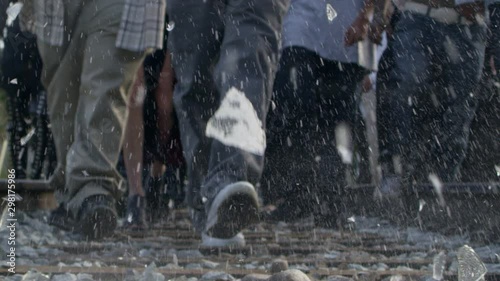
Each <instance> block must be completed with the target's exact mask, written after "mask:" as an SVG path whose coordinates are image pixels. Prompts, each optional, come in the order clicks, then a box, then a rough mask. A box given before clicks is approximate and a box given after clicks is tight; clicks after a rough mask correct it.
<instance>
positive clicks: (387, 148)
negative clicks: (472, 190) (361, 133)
mask: <svg viewBox="0 0 500 281" xmlns="http://www.w3.org/2000/svg"><path fill="white" fill-rule="evenodd" d="M485 40H486V27H485V26H481V25H479V24H474V25H469V26H466V25H458V24H443V23H439V22H436V21H434V20H432V19H431V18H429V17H426V16H423V15H416V14H412V13H409V12H404V13H402V14H401V18H400V19H399V21H398V22H397V24H396V26H395V30H394V39H393V40H392V41H391V42H390V46H389V49H390V51H391V52H392V61H391V63H390V65H391V67H390V69H388V70H386V71H387V73H386V75H387V76H385V77H381V83H380V84H378V89H377V95H378V102H379V105H378V106H379V108H378V127H379V139H380V147H381V162H388V161H389V159H392V156H395V155H400V156H402V159H403V171H404V173H405V174H407V175H410V176H412V177H417V179H421V178H424V179H426V178H427V176H428V174H429V173H435V174H437V175H438V176H439V177H440V178H441V180H443V181H453V180H454V177H455V176H456V174H457V172H458V169H459V167H460V164H461V163H462V161H463V159H464V157H465V153H466V150H467V143H468V135H469V127H470V124H471V121H472V120H473V118H474V114H475V109H476V103H477V98H478V97H477V94H476V88H477V85H478V83H479V80H480V77H481V71H482V68H483V60H484V52H485ZM382 65H383V62H382ZM417 169H418V170H417Z"/></svg>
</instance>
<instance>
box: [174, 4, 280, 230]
mask: <svg viewBox="0 0 500 281" xmlns="http://www.w3.org/2000/svg"><path fill="white" fill-rule="evenodd" d="M288 3H289V0H272V1H271V0H250V1H235V0H228V1H221V0H207V1H199V0H172V1H170V2H169V5H168V14H169V16H170V17H171V20H172V21H173V22H174V23H175V27H174V29H173V30H172V31H171V33H170V38H169V44H170V50H171V51H172V56H173V67H174V70H175V73H176V75H177V79H178V82H177V85H176V88H175V92H174V103H175V108H176V112H177V116H178V118H179V126H180V131H181V140H182V146H183V149H184V156H185V159H186V163H187V170H188V172H187V173H188V179H189V183H188V190H187V201H188V204H189V206H190V207H191V208H192V209H193V210H194V221H193V223H194V225H195V227H196V228H197V229H198V230H201V229H202V228H203V227H204V224H205V219H206V212H207V211H208V208H209V207H210V204H211V200H213V199H214V197H215V196H216V194H217V193H218V192H219V191H220V190H221V189H222V188H223V187H225V186H226V185H227V184H230V183H233V182H236V181H250V182H251V183H253V184H256V183H257V182H258V180H259V179H260V176H261V173H262V169H263V165H264V154H263V151H262V150H259V151H255V150H250V149H248V147H250V145H256V146H259V144H257V142H258V141H260V140H263V138H265V136H264V125H265V118H266V114H267V110H268V107H269V102H270V100H271V93H272V85H273V81H274V76H275V72H276V67H277V63H278V49H279V33H280V31H281V26H282V21H283V17H284V15H285V12H286V10H287V7H288ZM233 88H234V89H236V90H237V91H238V93H243V95H239V94H236V95H235V96H237V97H236V98H235V99H234V100H226V99H225V98H226V97H228V92H229V91H230V89H233ZM234 89H233V90H234ZM233 97H234V96H231V97H230V98H233ZM224 104H225V106H226V107H224V108H222V105H224ZM228 108H232V109H234V110H229V111H230V112H229V113H228V112H227V111H225V110H227V109H228ZM218 109H221V110H222V111H225V113H224V112H220V114H221V115H219V116H218V119H210V118H211V117H213V116H214V114H217V113H216V112H217V110H218ZM243 109H245V110H246V111H243ZM238 112H239V113H238ZM226 113H227V114H226ZM214 118H215V117H214ZM209 119H210V120H211V122H212V125H211V127H210V129H214V130H215V131H220V132H221V135H219V136H218V137H208V136H207V123H208V122H209ZM256 123H260V125H259V126H253V127H259V128H260V130H261V132H262V134H260V135H259V136H257V135H256V134H255V133H253V134H252V133H251V132H247V133H246V134H240V135H239V136H235V135H234V134H235V130H236V129H238V128H241V126H243V127H245V126H251V125H255V124H256ZM249 128H250V127H249ZM253 129H255V128H253ZM259 133H260V131H259V130H258V128H257V134H259ZM238 138H239V139H241V140H242V142H248V143H247V145H240V143H238V142H235V141H234V140H235V139H238ZM264 142H265V140H264ZM260 148H262V145H261V147H260Z"/></svg>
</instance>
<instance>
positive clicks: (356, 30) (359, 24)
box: [344, 16, 370, 47]
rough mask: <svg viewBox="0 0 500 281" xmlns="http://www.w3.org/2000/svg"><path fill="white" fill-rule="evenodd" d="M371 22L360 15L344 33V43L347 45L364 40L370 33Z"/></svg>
mask: <svg viewBox="0 0 500 281" xmlns="http://www.w3.org/2000/svg"><path fill="white" fill-rule="evenodd" d="M369 26H370V22H369V21H368V19H367V18H366V17H364V16H358V17H357V18H356V19H355V20H354V22H353V23H352V24H351V26H350V27H349V28H348V29H347V31H346V33H345V35H344V44H345V46H346V47H349V46H352V45H354V44H355V43H357V42H359V41H362V40H363V39H365V38H366V36H367V35H368V28H369Z"/></svg>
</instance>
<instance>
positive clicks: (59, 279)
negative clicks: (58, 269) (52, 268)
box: [50, 273, 78, 281]
mask: <svg viewBox="0 0 500 281" xmlns="http://www.w3.org/2000/svg"><path fill="white" fill-rule="evenodd" d="M50 280H51V281H77V280H78V278H77V277H76V275H74V274H71V273H64V274H57V275H54V276H52V279H50Z"/></svg>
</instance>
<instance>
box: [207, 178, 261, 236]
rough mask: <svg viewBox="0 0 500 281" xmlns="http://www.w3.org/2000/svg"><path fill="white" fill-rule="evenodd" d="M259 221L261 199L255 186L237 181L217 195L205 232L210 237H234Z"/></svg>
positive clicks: (209, 212) (211, 207) (208, 215)
mask: <svg viewBox="0 0 500 281" xmlns="http://www.w3.org/2000/svg"><path fill="white" fill-rule="evenodd" d="M258 221H259V200H258V196H257V192H256V191H255V188H254V187H253V185H251V184H250V183H248V182H243V181H241V182H235V183H232V184H230V185H227V186H226V187H224V188H223V189H222V190H221V191H220V192H219V193H218V194H217V196H215V199H214V200H213V202H212V205H211V206H210V209H209V211H208V214H207V224H206V227H205V231H204V232H205V233H206V235H208V236H209V237H214V238H215V237H216V238H219V239H226V240H227V239H232V238H234V237H236V236H237V235H238V234H239V233H240V232H241V231H242V230H243V229H244V228H246V227H248V226H250V225H251V224H254V223H257V222H258Z"/></svg>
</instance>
